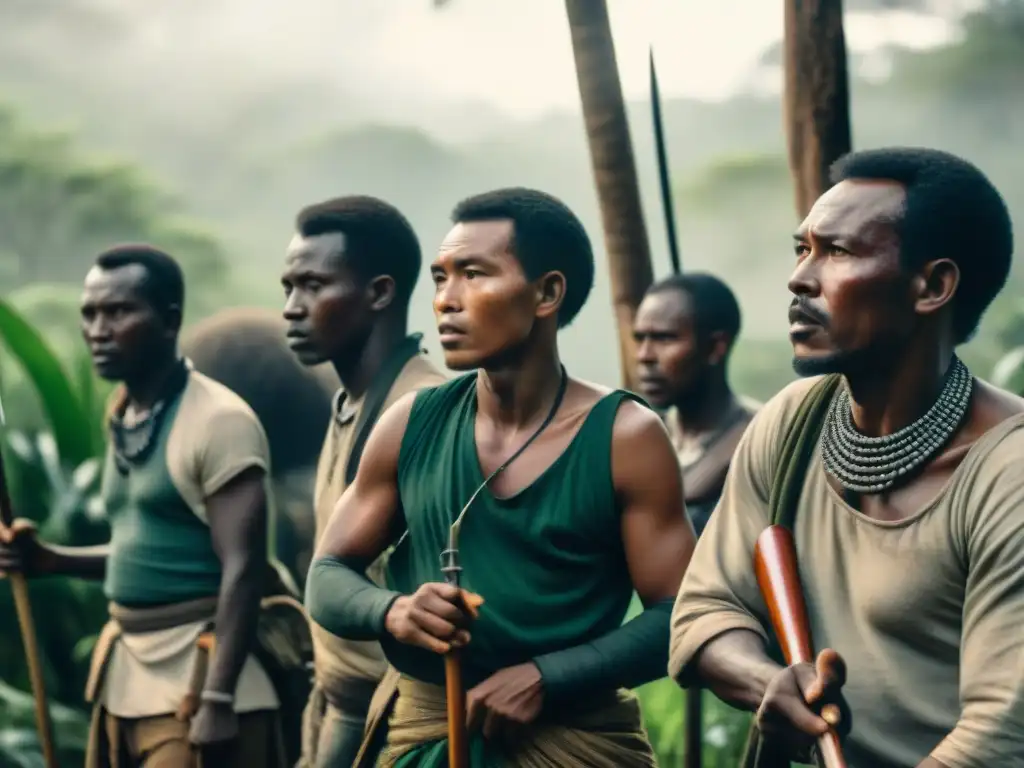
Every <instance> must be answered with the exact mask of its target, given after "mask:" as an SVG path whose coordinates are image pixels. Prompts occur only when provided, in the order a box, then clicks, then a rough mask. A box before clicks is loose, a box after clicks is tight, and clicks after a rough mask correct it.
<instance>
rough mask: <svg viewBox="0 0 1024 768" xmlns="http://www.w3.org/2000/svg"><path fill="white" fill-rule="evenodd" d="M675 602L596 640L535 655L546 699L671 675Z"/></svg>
mask: <svg viewBox="0 0 1024 768" xmlns="http://www.w3.org/2000/svg"><path fill="white" fill-rule="evenodd" d="M673 602H674V600H672V599H671V598H667V599H665V600H659V601H658V602H656V603H654V604H652V605H650V606H649V607H648V608H646V609H645V610H644V612H643V613H641V614H640V615H639V616H636V617H634V618H633V619H631V620H630V621H627V622H626V623H625V624H623V625H622V626H621V627H619V628H618V629H616V630H613V631H612V632H609V633H608V634H607V635H604V636H603V637H599V638H598V639H597V640H594V641H593V642H590V643H584V644H583V645H577V646H574V647H572V648H567V649H566V650H564V651H555V652H554V653H549V654H546V655H544V656H539V657H537V658H536V659H534V660H533V661H534V663H535V664H536V665H537V668H538V669H540V674H541V678H542V679H543V681H544V698H545V700H546V701H561V700H565V699H568V698H572V697H577V696H580V695H584V694H588V693H592V692H595V691H600V690H608V689H616V688H635V687H637V686H638V685H643V684H644V683H649V682H651V681H652V680H657V679H659V678H662V677H665V675H666V671H665V670H666V669H667V668H668V640H669V623H670V619H671V616H672V604H673Z"/></svg>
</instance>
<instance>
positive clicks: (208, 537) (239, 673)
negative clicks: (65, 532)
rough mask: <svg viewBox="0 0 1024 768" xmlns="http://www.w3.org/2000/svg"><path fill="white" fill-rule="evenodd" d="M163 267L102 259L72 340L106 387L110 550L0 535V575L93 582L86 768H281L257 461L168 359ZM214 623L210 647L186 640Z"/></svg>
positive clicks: (172, 353)
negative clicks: (104, 610) (264, 630)
mask: <svg viewBox="0 0 1024 768" xmlns="http://www.w3.org/2000/svg"><path fill="white" fill-rule="evenodd" d="M183 305H184V284H183V280H182V274H181V271H180V269H179V267H178V264H177V263H176V262H175V261H174V260H173V259H172V258H171V257H170V256H169V255H167V254H165V253H163V252H162V251H159V250H156V249H154V248H151V247H149V246H145V245H131V246H121V247H117V248H114V249H111V250H109V251H107V252H105V253H103V254H101V255H100V256H99V257H98V258H97V260H96V264H95V266H94V267H93V268H92V269H91V270H90V272H89V273H88V275H87V277H86V279H85V288H84V291H83V294H82V305H81V313H82V331H83V335H84V337H85V341H86V343H87V344H88V346H89V351H90V353H91V354H92V360H93V364H94V365H95V368H96V371H97V372H98V373H99V375H100V376H102V377H103V378H105V379H108V380H112V381H118V382H121V383H122V385H123V386H121V387H119V388H118V389H117V390H116V391H115V397H114V400H113V403H112V414H111V416H110V429H111V440H110V446H109V449H108V452H107V456H106V461H105V464H104V470H103V478H102V489H101V492H102V498H103V501H104V504H105V508H106V515H107V518H108V520H109V522H110V530H111V538H110V543H109V544H106V545H103V546H98V547H94V548H67V547H58V546H55V545H49V544H45V543H43V542H41V541H38V540H37V539H36V538H35V536H34V532H33V530H32V528H31V527H30V526H26V525H24V524H23V521H22V524H20V525H18V526H16V527H15V530H14V534H13V536H9V537H7V538H8V541H7V542H5V543H4V544H3V545H0V567H2V568H4V569H5V570H10V569H12V568H21V569H23V570H24V571H25V572H27V573H29V574H30V575H53V574H56V575H63V576H77V577H82V578H94V579H102V580H103V584H104V592H105V593H106V596H107V598H108V599H109V600H110V609H111V621H110V622H109V623H108V624H107V625H106V627H105V628H104V630H103V632H102V633H101V635H100V638H99V640H98V641H97V643H96V649H95V652H94V655H93V663H92V670H91V673H90V681H89V690H88V691H87V694H86V697H87V699H88V700H90V701H92V702H94V705H95V706H94V714H93V723H92V733H91V735H90V747H89V753H88V758H87V766H88V768H120V767H122V766H142V767H145V766H160V767H161V768H179V767H180V768H194V766H196V765H197V749H196V748H197V747H198V748H199V749H198V754H199V755H201V756H202V759H203V761H204V764H205V765H218V766H220V765H223V766H233V767H236V768H243V767H244V768H252V767H254V766H255V767H256V768H260V767H261V766H273V767H274V768H281V767H282V766H283V765H284V760H283V754H282V753H281V746H282V745H281V743H280V742H279V739H278V737H277V734H278V730H279V725H278V722H277V710H278V706H279V699H278V696H277V693H276V691H275V689H274V687H273V685H272V683H271V681H270V679H269V677H268V673H267V671H266V670H265V669H264V667H263V666H262V665H261V664H260V663H259V662H258V661H257V660H256V658H255V657H254V656H253V655H252V652H253V650H254V645H255V639H256V627H257V617H258V613H259V609H260V600H261V598H262V597H263V594H264V588H265V576H266V573H267V533H268V520H267V498H266V492H265V485H264V484H265V476H266V474H267V471H268V468H269V454H268V449H267V444H266V438H265V436H264V433H263V430H262V427H261V426H260V423H259V421H258V420H257V419H256V416H255V414H253V412H252V411H251V410H250V409H249V407H248V406H247V405H246V404H245V402H244V401H243V400H242V399H241V398H240V397H238V396H237V395H235V394H234V393H233V392H231V391H230V390H228V389H227V388H225V387H223V386H221V385H220V384H218V383H216V382H214V381H213V380H211V379H208V378H207V377H205V376H203V375H201V374H199V373H197V372H195V371H193V370H192V369H191V366H190V365H189V364H188V362H187V361H186V360H183V359H182V358H181V357H179V354H178V345H177V341H178V332H179V329H180V326H181V317H182V309H183ZM211 627H213V628H215V643H214V648H213V649H211V650H210V651H208V652H203V651H201V650H200V648H199V644H200V638H202V637H204V636H208V635H207V632H208V631H209V629H210V628H211Z"/></svg>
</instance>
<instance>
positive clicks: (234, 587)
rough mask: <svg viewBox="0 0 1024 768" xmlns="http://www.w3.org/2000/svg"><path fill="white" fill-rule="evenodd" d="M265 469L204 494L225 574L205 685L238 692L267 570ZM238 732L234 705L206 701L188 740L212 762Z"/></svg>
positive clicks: (225, 753)
mask: <svg viewBox="0 0 1024 768" xmlns="http://www.w3.org/2000/svg"><path fill="white" fill-rule="evenodd" d="M264 476H265V473H264V471H263V470H262V469H258V468H252V469H248V470H245V471H244V472H242V473H241V474H240V475H238V476H237V477H235V478H234V479H232V480H231V481H229V482H228V483H227V485H225V486H224V487H223V488H221V489H220V490H218V491H217V492H216V493H215V494H213V495H212V496H210V497H209V498H208V499H206V514H207V518H208V520H209V522H210V536H211V537H212V539H213V549H214V551H215V552H216V553H217V557H218V558H219V559H220V562H221V566H222V568H223V573H222V575H221V581H220V592H219V593H218V600H217V615H216V617H215V622H216V624H215V626H216V628H217V629H216V635H217V645H216V647H217V652H216V653H215V654H213V660H212V663H211V664H210V668H209V671H208V672H207V675H206V683H205V686H204V689H205V690H208V691H225V692H234V690H235V686H236V685H237V684H238V676H239V675H240V674H241V673H242V667H243V666H244V665H245V660H246V658H248V656H249V653H250V651H251V650H252V647H253V644H254V642H255V639H256V625H257V622H258V620H259V614H260V600H261V599H262V597H263V593H264V590H265V586H266V584H265V576H266V572H267V570H266V569H267V556H266V552H267V497H266V490H265V487H264ZM237 737H238V718H237V716H236V715H235V710H234V708H233V707H231V706H229V705H224V704H214V703H210V702H203V703H202V704H201V705H200V707H199V711H198V712H196V714H195V716H194V717H193V718H192V725H191V728H190V730H189V740H190V741H191V742H192V743H193V744H197V745H200V746H202V747H203V749H204V759H205V760H207V761H208V762H209V763H210V764H214V765H216V764H222V763H223V762H224V761H227V760H229V759H230V756H231V750H232V749H233V747H234V744H233V741H234V740H235V739H236V738H237Z"/></svg>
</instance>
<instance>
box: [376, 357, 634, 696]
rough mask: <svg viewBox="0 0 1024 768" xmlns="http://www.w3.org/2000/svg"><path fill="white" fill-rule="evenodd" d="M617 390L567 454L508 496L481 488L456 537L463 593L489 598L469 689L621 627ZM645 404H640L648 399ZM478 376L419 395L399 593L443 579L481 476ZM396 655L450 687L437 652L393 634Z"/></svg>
mask: <svg viewBox="0 0 1024 768" xmlns="http://www.w3.org/2000/svg"><path fill="white" fill-rule="evenodd" d="M626 399H637V398H635V397H634V396H633V395H631V394H629V393H627V392H622V391H616V392H612V393H610V394H608V395H607V396H605V397H604V398H603V399H601V400H600V401H599V402H598V403H597V404H596V405H595V406H594V407H593V409H592V410H591V412H590V413H589V414H588V416H587V418H586V420H585V422H584V423H583V426H582V427H581V429H580V431H579V433H578V434H577V435H576V437H575V439H574V440H573V441H572V443H571V444H570V445H569V446H568V448H566V450H565V451H564V453H563V454H562V455H561V456H560V457H559V458H558V459H557V460H556V461H555V463H554V464H552V465H551V467H550V468H549V469H548V470H547V471H546V472H544V473H543V474H542V475H541V476H540V477H539V478H538V479H537V480H536V481H535V482H534V483H532V484H531V485H530V486H528V487H527V488H525V489H523V490H522V491H520V492H519V493H517V494H516V495H515V496H513V497H511V498H508V499H497V498H495V497H494V496H493V495H492V494H491V493H490V492H489V491H488V490H484V491H483V492H482V493H481V494H480V495H479V496H478V497H477V500H476V501H475V502H474V503H473V506H472V507H471V508H470V509H469V511H468V512H467V513H466V516H465V518H464V520H463V523H462V527H461V531H460V534H459V550H460V556H461V564H462V567H463V571H462V574H461V578H462V586H463V587H465V588H466V589H468V590H470V591H472V592H476V593H478V594H480V595H481V596H482V597H483V598H484V600H485V601H486V602H485V603H484V605H483V607H482V608H481V609H480V617H479V619H478V620H477V621H476V622H475V624H474V626H473V629H472V641H471V642H470V644H469V646H468V647H467V648H466V649H465V650H464V651H463V654H462V660H463V674H464V676H465V678H466V685H467V686H472V685H474V684H475V683H476V682H479V681H480V680H482V679H484V678H485V677H487V676H489V675H491V674H493V673H494V672H495V671H497V670H498V669H501V668H504V667H508V666H512V665H515V664H520V663H523V662H526V661H529V660H530V659H532V658H534V657H536V656H539V655H542V654H546V653H550V652H552V651H556V650H561V649H564V648H568V647H571V646H575V645H579V644H580V643H585V642H589V641H591V640H594V639H596V638H598V637H601V636H602V635H605V634H607V633H608V632H610V631H612V630H614V629H617V628H618V627H619V626H620V625H621V624H622V621H623V618H624V617H625V614H626V610H627V608H628V607H629V603H630V599H631V597H632V594H633V585H632V582H631V579H630V575H629V571H628V569H627V567H626V559H625V553H624V551H623V546H622V534H621V528H620V509H619V505H618V503H617V502H616V498H615V490H614V487H613V484H612V476H611V445H612V428H613V425H614V422H615V416H616V412H617V411H618V407H619V404H620V403H621V402H622V401H623V400H626ZM640 402H642V401H640ZM476 412H477V399H476V374H469V375H466V376H462V377H460V378H457V379H454V380H453V381H451V382H447V383H445V384H442V385H441V386H438V387H435V388H432V389H426V390H422V391H421V392H420V393H419V394H418V396H417V398H416V401H415V403H414V404H413V407H412V411H411V413H410V416H409V424H408V427H407V428H406V432H405V437H404V439H403V441H402V447H401V453H400V458H399V469H398V485H399V492H400V496H401V502H402V508H403V510H404V512H405V516H406V521H407V524H408V531H407V534H406V536H405V537H404V538H403V539H402V541H401V542H400V543H399V545H398V546H397V547H396V549H395V551H394V553H393V554H392V555H391V559H390V562H389V565H388V581H389V586H390V587H391V588H392V589H395V590H397V591H400V592H403V593H405V594H411V593H412V592H414V591H416V589H417V588H418V587H419V586H420V585H421V584H424V583H426V582H429V581H442V580H443V576H442V573H441V571H440V554H441V551H442V550H443V549H445V547H446V544H447V541H448V530H449V526H450V525H451V523H452V521H453V520H454V519H455V517H456V516H457V515H458V513H459V512H460V510H461V509H462V507H463V506H464V505H465V504H466V502H467V501H468V500H469V498H470V496H472V494H473V492H474V491H475V490H476V489H477V487H478V486H479V485H480V484H481V483H482V482H483V480H484V475H483V473H482V471H481V469H480V462H479V458H478V455H477V450H476V440H475V437H474V430H475V422H476ZM382 645H383V647H384V650H385V653H386V654H387V657H388V660H389V661H390V662H391V663H392V664H393V665H394V666H395V667H396V668H397V669H398V670H399V671H401V672H403V673H405V674H407V675H409V676H410V677H413V678H416V679H419V680H423V681H425V682H430V683H436V684H441V683H443V682H444V667H443V662H442V659H441V657H440V656H437V655H436V654H432V653H429V652H427V651H423V650H421V649H418V648H415V647H413V646H408V645H402V644H399V643H397V642H395V641H394V640H392V639H390V638H385V639H384V640H383V641H382Z"/></svg>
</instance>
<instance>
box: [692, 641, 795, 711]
mask: <svg viewBox="0 0 1024 768" xmlns="http://www.w3.org/2000/svg"><path fill="white" fill-rule="evenodd" d="M693 663H694V664H695V665H696V668H697V677H698V678H699V679H700V682H701V683H702V685H703V687H705V688H708V689H709V690H710V691H711V692H712V693H714V694H715V695H716V696H717V697H718V698H720V699H721V700H722V701H724V702H726V703H727V704H730V705H732V706H734V707H736V708H737V709H744V710H747V711H750V712H753V711H755V710H756V709H757V708H758V707H759V706H761V699H763V698H764V692H765V690H766V689H767V688H768V683H769V682H770V681H771V679H772V678H773V677H774V676H775V675H776V674H778V673H779V672H780V671H781V670H782V669H783V668H782V667H781V666H780V665H779V664H777V663H775V662H774V661H772V660H771V658H770V657H769V656H768V653H767V651H766V650H765V646H764V641H763V640H762V639H761V638H760V636H758V635H757V634H756V633H754V632H751V631H749V630H746V629H734V630H730V631H728V632H724V633H723V634H721V635H719V636H718V637H716V638H714V639H712V640H710V641H709V642H708V643H707V644H706V645H705V646H704V647H703V648H702V649H701V650H700V652H699V653H698V654H697V657H696V659H695V660H694V662H693Z"/></svg>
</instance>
